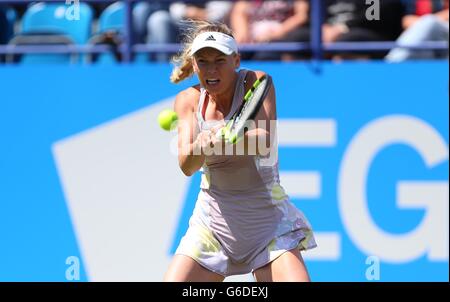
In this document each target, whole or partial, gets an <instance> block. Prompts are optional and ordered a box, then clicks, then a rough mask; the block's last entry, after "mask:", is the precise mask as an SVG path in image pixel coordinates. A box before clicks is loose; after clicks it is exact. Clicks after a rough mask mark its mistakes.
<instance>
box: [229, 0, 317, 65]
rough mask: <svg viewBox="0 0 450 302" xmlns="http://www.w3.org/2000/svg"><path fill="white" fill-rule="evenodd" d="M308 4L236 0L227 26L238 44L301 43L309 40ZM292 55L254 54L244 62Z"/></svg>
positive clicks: (306, 2) (276, 58) (248, 55)
mask: <svg viewBox="0 0 450 302" xmlns="http://www.w3.org/2000/svg"><path fill="white" fill-rule="evenodd" d="M308 11H309V4H308V1H307V0H296V1H278V0H274V1H261V0H254V1H237V2H236V3H235V5H234V7H233V10H232V13H231V17H230V19H231V27H232V29H233V33H234V37H235V38H236V41H237V42H238V43H263V42H304V41H308V40H309V27H308V20H309V17H308V15H309V14H308ZM292 55H293V54H292V53H291V54H289V55H288V54H282V53H280V52H257V53H254V54H247V56H246V55H245V54H243V58H244V59H255V60H279V59H281V58H282V57H284V58H286V57H288V56H292Z"/></svg>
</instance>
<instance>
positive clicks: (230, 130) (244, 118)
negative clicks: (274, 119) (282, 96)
mask: <svg viewBox="0 0 450 302" xmlns="http://www.w3.org/2000/svg"><path fill="white" fill-rule="evenodd" d="M271 85H272V78H271V77H270V76H269V75H267V74H265V75H263V76H262V77H261V78H259V79H257V80H256V81H255V83H253V86H252V87H251V88H250V89H249V90H248V91H247V93H246V94H245V96H244V100H243V101H242V104H241V106H240V107H239V108H238V110H236V112H235V113H234V114H233V116H232V117H231V119H230V120H229V121H228V122H227V124H226V125H225V126H224V127H223V128H222V129H220V130H219V131H218V132H217V138H218V139H222V140H224V141H226V142H228V143H230V144H236V143H237V142H238V141H239V139H240V138H241V137H243V136H244V134H245V132H247V130H248V128H247V126H248V125H247V122H248V121H250V120H252V119H254V118H255V116H256V114H257V113H258V111H259V109H260V108H261V105H262V104H263V103H264V100H265V98H266V96H267V94H268V93H269V89H270V86H271Z"/></svg>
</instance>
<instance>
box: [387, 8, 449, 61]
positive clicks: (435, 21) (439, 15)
mask: <svg viewBox="0 0 450 302" xmlns="http://www.w3.org/2000/svg"><path fill="white" fill-rule="evenodd" d="M406 13H407V14H406V16H404V17H403V20H402V24H403V28H404V30H405V31H404V32H403V33H402V35H401V36H400V37H399V38H398V40H397V42H398V43H399V44H401V45H408V46H416V45H420V44H421V43H422V42H425V41H447V43H448V35H449V26H448V19H449V1H448V0H438V1H432V0H408V1H407V2H406ZM444 57H447V58H448V49H447V50H444V51H434V50H413V49H406V48H400V47H398V48H394V49H392V50H391V51H390V52H389V54H388V55H387V56H386V60H388V61H391V62H399V61H404V60H408V59H431V58H444Z"/></svg>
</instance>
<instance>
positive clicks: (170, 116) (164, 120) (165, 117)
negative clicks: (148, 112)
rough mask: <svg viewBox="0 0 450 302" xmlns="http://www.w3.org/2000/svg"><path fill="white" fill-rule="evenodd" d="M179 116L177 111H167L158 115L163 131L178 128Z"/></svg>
mask: <svg viewBox="0 0 450 302" xmlns="http://www.w3.org/2000/svg"><path fill="white" fill-rule="evenodd" d="M177 121H178V116H177V114H176V112H175V111H173V110H170V109H165V110H163V111H161V112H160V113H159V115H158V123H159V125H160V126H161V128H162V129H164V130H166V131H170V130H173V129H175V128H176V126H177Z"/></svg>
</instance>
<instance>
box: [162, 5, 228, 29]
mask: <svg viewBox="0 0 450 302" xmlns="http://www.w3.org/2000/svg"><path fill="white" fill-rule="evenodd" d="M232 6H233V3H232V1H205V2H189V1H183V2H175V3H172V4H171V5H170V15H171V16H172V18H173V19H174V20H175V22H180V21H182V20H198V21H211V22H222V23H226V24H228V23H229V20H228V19H229V13H230V11H231V8H232Z"/></svg>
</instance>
